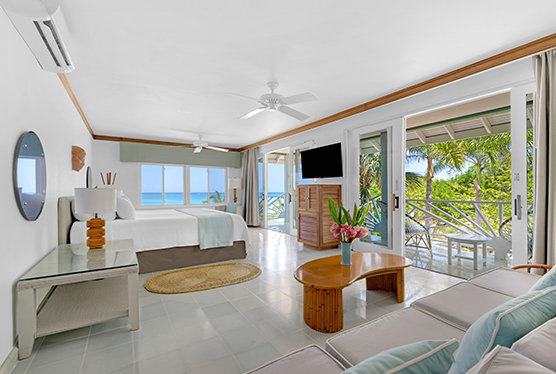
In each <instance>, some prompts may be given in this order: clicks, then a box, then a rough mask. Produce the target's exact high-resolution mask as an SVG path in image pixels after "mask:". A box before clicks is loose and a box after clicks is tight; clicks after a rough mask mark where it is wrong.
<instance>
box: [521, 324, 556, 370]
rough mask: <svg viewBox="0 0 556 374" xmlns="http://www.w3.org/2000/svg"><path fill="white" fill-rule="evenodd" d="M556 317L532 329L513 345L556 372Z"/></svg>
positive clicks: (526, 355)
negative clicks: (555, 357)
mask: <svg viewBox="0 0 556 374" xmlns="http://www.w3.org/2000/svg"><path fill="white" fill-rule="evenodd" d="M555 337H556V318H552V319H551V320H550V321H548V322H547V323H545V324H544V325H542V326H540V327H538V328H536V329H535V330H533V331H531V332H530V333H529V334H527V335H525V336H524V337H523V338H521V339H519V340H518V341H517V342H515V343H514V345H512V349H513V350H514V351H516V352H517V353H520V354H522V355H523V356H525V357H528V358H530V359H531V360H533V361H535V362H536V363H538V364H541V365H542V366H544V367H547V368H549V369H550V370H552V371H554V372H556V360H555V359H554V353H555V352H556V338H555Z"/></svg>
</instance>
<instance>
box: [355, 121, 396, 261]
mask: <svg viewBox="0 0 556 374" xmlns="http://www.w3.org/2000/svg"><path fill="white" fill-rule="evenodd" d="M384 129H387V131H388V142H389V147H390V150H391V151H390V153H389V156H390V157H388V171H389V183H388V199H389V200H388V201H392V200H391V199H392V198H393V195H394V194H395V195H396V196H397V197H398V201H399V205H398V206H399V207H398V208H396V209H395V210H393V207H392V205H390V204H389V212H390V214H389V215H388V220H389V235H388V237H389V239H388V240H389V243H388V247H384V246H379V245H376V244H372V243H364V242H361V241H359V240H358V239H357V240H355V241H354V242H353V245H352V248H353V249H354V250H355V251H358V252H377V253H391V254H396V255H400V256H403V255H404V252H405V247H404V242H405V241H404V235H405V232H404V215H405V191H404V186H405V118H403V117H398V118H391V119H388V120H384V121H381V122H377V123H372V124H365V125H361V126H358V127H355V128H352V129H348V130H346V131H345V133H344V138H345V142H346V145H347V147H346V148H347V150H346V152H345V154H346V160H347V161H346V166H347V167H346V170H347V173H346V178H345V180H344V183H345V189H344V191H345V195H344V198H345V200H344V201H345V203H344V206H347V207H352V206H353V204H354V203H357V205H360V204H359V156H360V145H359V143H360V136H361V135H362V134H365V133H369V132H375V131H380V130H384Z"/></svg>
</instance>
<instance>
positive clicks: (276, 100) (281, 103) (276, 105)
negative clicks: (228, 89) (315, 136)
mask: <svg viewBox="0 0 556 374" xmlns="http://www.w3.org/2000/svg"><path fill="white" fill-rule="evenodd" d="M266 85H267V86H268V88H270V91H271V93H269V94H264V95H262V96H261V97H260V98H258V99H255V98H254V97H250V96H245V95H240V94H235V93H233V94H232V95H236V96H241V97H245V98H247V99H250V100H255V101H257V102H258V103H259V104H261V106H260V107H259V108H257V109H255V110H253V111H251V112H249V113H247V114H245V115H243V116H241V117H239V119H247V118H251V117H253V116H254V115H256V114H259V113H261V112H264V111H265V110H267V109H268V110H269V111H271V112H275V111H279V112H282V113H284V114H287V115H288V116H291V117H293V118H295V119H298V120H300V121H304V120H306V119H307V118H309V116H308V115H306V114H304V113H301V112H299V111H297V110H295V109H292V108H290V107H289V106H287V105H291V104H299V103H304V102H307V101H313V100H317V98H316V97H315V95H313V94H312V93H310V92H305V93H302V94H298V95H293V96H287V97H284V96H282V95H280V94H277V93H274V90H275V89H276V88H278V83H277V82H268V83H267V84H266Z"/></svg>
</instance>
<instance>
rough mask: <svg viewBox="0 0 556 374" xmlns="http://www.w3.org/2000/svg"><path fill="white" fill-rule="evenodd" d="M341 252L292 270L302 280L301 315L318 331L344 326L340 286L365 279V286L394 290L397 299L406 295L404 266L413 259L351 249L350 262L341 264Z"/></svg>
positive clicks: (369, 288)
mask: <svg viewBox="0 0 556 374" xmlns="http://www.w3.org/2000/svg"><path fill="white" fill-rule="evenodd" d="M341 262H342V256H341V255H338V256H331V257H324V258H319V259H317V260H313V261H309V262H307V263H305V264H303V265H301V266H300V267H298V268H297V269H296V270H295V273H294V277H295V279H297V281H298V282H300V283H302V284H303V319H304V320H305V323H306V324H307V325H308V326H309V327H310V328H312V329H313V330H317V331H320V332H327V333H331V332H337V331H340V330H341V329H342V328H343V327H344V309H343V300H342V289H343V288H344V287H347V286H349V285H350V284H352V283H354V282H356V281H358V280H360V279H367V290H382V291H388V292H393V293H395V294H397V296H398V303H401V302H403V301H404V299H405V288H404V269H405V268H406V267H408V266H411V265H412V264H413V262H412V261H411V260H409V259H407V258H405V257H402V256H397V255H392V254H386V253H352V256H351V263H352V264H351V265H341Z"/></svg>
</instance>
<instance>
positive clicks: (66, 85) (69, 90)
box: [58, 73, 95, 139]
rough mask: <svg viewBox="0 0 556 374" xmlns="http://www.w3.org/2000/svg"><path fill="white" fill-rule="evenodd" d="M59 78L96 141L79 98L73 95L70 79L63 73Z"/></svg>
mask: <svg viewBox="0 0 556 374" xmlns="http://www.w3.org/2000/svg"><path fill="white" fill-rule="evenodd" d="M58 78H60V80H61V81H62V85H63V86H64V88H65V89H66V92H67V93H68V95H69V97H70V100H71V102H72V103H73V105H74V106H75V109H77V112H78V113H79V115H80V116H81V119H82V120H83V123H85V127H87V130H89V133H90V134H91V136H92V137H93V139H94V138H95V133H94V132H93V129H92V128H91V125H89V121H88V120H87V117H85V113H84V112H83V109H81V105H79V101H77V97H75V94H74V93H73V90H72V89H71V86H70V84H69V82H68V77H66V75H65V74H63V73H60V74H58Z"/></svg>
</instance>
